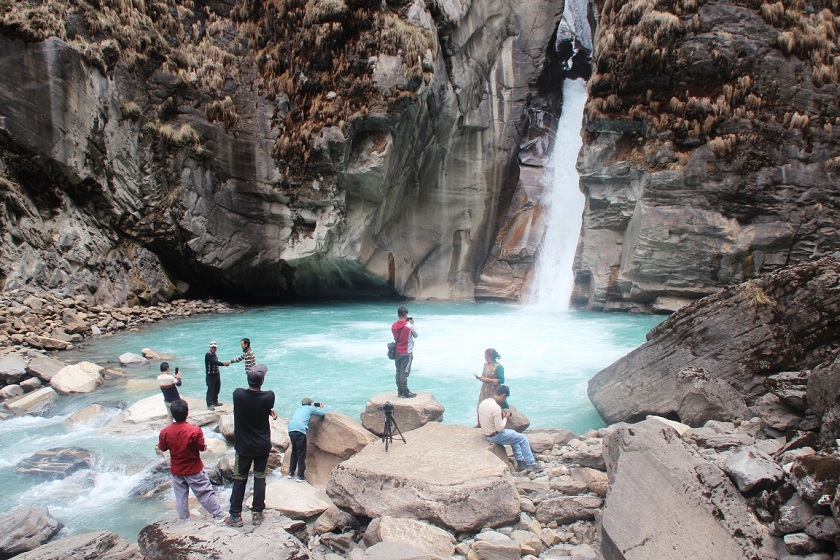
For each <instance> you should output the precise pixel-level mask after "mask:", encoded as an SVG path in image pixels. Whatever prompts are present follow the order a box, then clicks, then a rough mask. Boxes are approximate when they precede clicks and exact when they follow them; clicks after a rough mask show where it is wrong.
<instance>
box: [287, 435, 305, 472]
mask: <svg viewBox="0 0 840 560" xmlns="http://www.w3.org/2000/svg"><path fill="white" fill-rule="evenodd" d="M289 439H290V440H292V461H291V463H289V474H295V473H297V475H298V477H299V478H305V477H304V475H303V473H304V472H306V434H304V433H303V432H289Z"/></svg>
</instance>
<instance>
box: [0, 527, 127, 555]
mask: <svg viewBox="0 0 840 560" xmlns="http://www.w3.org/2000/svg"><path fill="white" fill-rule="evenodd" d="M69 558H73V559H74V560H143V557H142V556H141V555H140V549H139V548H138V547H137V545H136V544H129V543H128V542H126V541H125V540H123V539H122V538H121V537H120V536H119V535H117V534H115V533H111V532H109V531H96V532H93V533H83V534H80V535H72V536H70V537H65V538H63V539H58V540H54V541H51V542H49V543H47V544H44V545H41V546H39V547H38V548H35V549H33V550H30V551H29V552H25V553H23V554H19V555H18V556H15V559H16V560H67V559H69Z"/></svg>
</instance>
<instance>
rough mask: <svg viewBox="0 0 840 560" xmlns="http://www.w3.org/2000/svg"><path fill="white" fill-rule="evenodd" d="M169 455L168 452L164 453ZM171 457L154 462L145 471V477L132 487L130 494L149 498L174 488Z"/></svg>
mask: <svg viewBox="0 0 840 560" xmlns="http://www.w3.org/2000/svg"><path fill="white" fill-rule="evenodd" d="M164 455H166V456H167V457H168V454H166V453H164ZM170 472H171V471H170V461H169V459H168V458H167V459H163V460H158V461H157V462H156V463H154V464H152V465H151V466H150V467H149V468H148V469H147V470H146V471H145V473H144V475H143V479H142V480H140V481H139V482H138V483H137V484H135V485H134V486H132V487H131V490H129V491H128V495H129V496H132V497H137V498H143V499H149V498H153V497H154V496H160V495H161V494H163V493H164V492H169V491H170V490H171V489H172V476H171V474H170Z"/></svg>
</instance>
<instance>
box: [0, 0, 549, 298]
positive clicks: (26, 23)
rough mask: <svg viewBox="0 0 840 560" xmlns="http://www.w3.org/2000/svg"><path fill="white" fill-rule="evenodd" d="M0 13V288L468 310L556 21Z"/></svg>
mask: <svg viewBox="0 0 840 560" xmlns="http://www.w3.org/2000/svg"><path fill="white" fill-rule="evenodd" d="M0 6H2V8H3V13H4V14H5V15H4V16H3V19H2V20H1V22H0V72H2V73H3V75H4V76H5V78H4V79H3V80H2V83H0V152H2V160H0V161H2V163H0V181H1V182H2V187H3V188H2V202H0V208H2V221H1V222H0V233H2V239H0V271H2V277H0V280H2V281H3V284H4V287H5V288H6V289H12V288H15V287H19V286H21V285H24V284H28V285H35V286H40V287H47V288H52V289H56V290H59V291H64V292H66V293H79V292H81V293H86V294H91V295H93V296H94V299H96V300H97V301H100V302H108V303H123V302H129V303H144V302H155V301H159V300H162V299H167V298H171V297H172V296H173V295H175V294H178V293H184V292H186V291H188V290H189V291H191V292H192V293H198V294H200V293H202V292H205V293H206V292H212V293H215V294H222V295H233V296H237V297H241V298H251V299H268V300H282V299H288V298H306V297H335V296H344V295H359V294H365V293H368V294H378V295H383V294H394V293H399V294H403V295H406V296H409V297H416V298H425V297H435V298H471V297H473V293H474V287H475V280H476V279H477V277H478V274H479V271H480V267H481V265H482V263H483V262H484V260H485V257H486V254H487V252H488V249H489V247H490V245H491V243H492V240H493V237H494V234H495V228H496V218H497V214H498V213H499V205H500V203H502V204H503V203H504V201H505V200H508V199H509V198H510V196H511V194H510V193H511V187H510V185H512V184H514V183H515V181H516V177H517V175H518V165H517V162H516V160H515V158H514V155H515V154H516V151H517V149H518V145H519V141H520V135H521V131H522V129H523V123H524V121H523V118H524V115H525V109H526V108H527V107H528V102H529V96H530V94H531V87H532V86H534V84H536V83H537V81H538V78H539V75H540V73H541V72H542V71H543V68H544V65H545V59H546V57H545V52H546V48H547V45H548V43H549V39H550V38H551V37H552V35H553V32H554V28H555V25H556V22H557V20H558V19H559V16H560V13H561V12H562V4H561V2H560V1H559V0H558V1H557V2H549V3H543V2H534V1H526V2H524V3H523V2H513V1H511V0H493V1H490V2H481V3H471V2H454V3H452V2H443V1H437V2H431V3H428V4H424V3H422V2H410V3H408V4H397V3H394V4H389V5H384V4H379V3H370V2H367V3H366V2H363V1H355V2H346V3H345V2H342V1H338V2H321V1H315V0H310V1H309V2H300V1H295V0H274V1H272V2H252V1H251V0H243V1H241V2H226V1H201V0H197V1H194V2H193V1H180V0H177V1H176V0H146V1H145V2H140V1H136V0H120V1H117V0H105V1H103V2H100V3H97V4H96V6H97V7H96V8H95V9H94V7H93V5H92V4H88V3H84V2H83V3H75V2H73V3H71V2H64V1H63V0H53V1H51V2H41V3H26V4H20V3H16V2H11V1H9V0H4V1H0ZM301 30H303V31H301ZM500 201H501V202H500Z"/></svg>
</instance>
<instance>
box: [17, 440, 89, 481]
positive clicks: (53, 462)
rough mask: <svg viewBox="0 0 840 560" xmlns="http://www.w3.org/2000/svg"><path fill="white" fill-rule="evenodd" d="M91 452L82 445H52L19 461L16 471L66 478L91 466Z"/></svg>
mask: <svg viewBox="0 0 840 560" xmlns="http://www.w3.org/2000/svg"><path fill="white" fill-rule="evenodd" d="M94 459H95V456H94V454H93V452H91V451H89V450H87V449H84V448H82V447H53V448H51V449H45V450H43V451H38V452H37V453H35V454H34V455H31V456H29V457H27V458H26V459H23V460H22V461H20V462H19V463H18V464H17V465H16V466H15V468H16V469H17V471H18V472H21V473H26V474H33V475H37V476H43V477H47V478H67V477H68V476H70V475H71V474H73V473H74V472H76V471H79V470H82V469H89V468H91V467H92V466H93V461H94Z"/></svg>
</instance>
